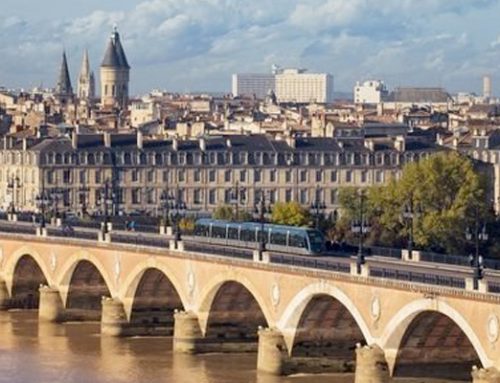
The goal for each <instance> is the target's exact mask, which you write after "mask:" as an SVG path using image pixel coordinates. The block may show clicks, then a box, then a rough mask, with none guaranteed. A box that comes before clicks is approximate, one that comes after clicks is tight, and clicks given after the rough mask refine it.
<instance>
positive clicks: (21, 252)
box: [3, 246, 55, 294]
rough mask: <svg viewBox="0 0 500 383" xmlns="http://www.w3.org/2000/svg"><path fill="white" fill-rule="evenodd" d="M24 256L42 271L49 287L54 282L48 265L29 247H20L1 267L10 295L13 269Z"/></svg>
mask: <svg viewBox="0 0 500 383" xmlns="http://www.w3.org/2000/svg"><path fill="white" fill-rule="evenodd" d="M25 255H29V256H30V257H31V258H33V259H34V260H35V262H36V264H37V265H38V267H39V268H40V270H42V273H43V275H44V277H45V278H46V281H47V283H48V284H49V285H51V286H52V285H54V283H55V281H54V280H53V278H52V274H51V270H50V269H49V265H48V264H47V263H46V262H45V260H44V258H43V257H42V256H41V255H40V254H39V253H38V252H37V251H36V250H35V249H34V248H32V247H31V246H22V247H21V248H19V249H17V250H16V251H15V252H14V253H13V254H12V255H11V256H10V257H9V258H8V260H6V262H5V265H4V266H3V276H4V278H5V280H6V281H7V288H8V289H9V292H10V293H11V294H12V282H13V280H12V278H13V276H14V271H15V268H16V266H17V264H18V262H19V260H20V259H21V258H22V257H24V256H25Z"/></svg>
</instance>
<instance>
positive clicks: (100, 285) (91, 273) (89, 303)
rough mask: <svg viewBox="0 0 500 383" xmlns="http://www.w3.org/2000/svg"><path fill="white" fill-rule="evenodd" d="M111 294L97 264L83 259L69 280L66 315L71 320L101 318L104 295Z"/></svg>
mask: <svg viewBox="0 0 500 383" xmlns="http://www.w3.org/2000/svg"><path fill="white" fill-rule="evenodd" d="M110 295H111V294H110V290H109V288H108V285H107V284H106V282H105V280H104V277H103V276H102V274H101V273H100V271H99V269H98V268H97V266H96V265H94V264H93V263H92V262H90V261H88V260H83V259H82V260H80V261H78V263H77V264H76V265H75V267H74V269H73V273H72V275H71V279H70V281H69V288H68V294H67V298H66V314H65V315H66V316H67V317H68V319H69V320H100V318H101V312H102V303H101V301H102V297H105V296H106V297H109V296H110Z"/></svg>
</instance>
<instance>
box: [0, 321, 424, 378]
mask: <svg viewBox="0 0 500 383" xmlns="http://www.w3.org/2000/svg"><path fill="white" fill-rule="evenodd" d="M0 353H1V355H2V357H1V358H0V383H27V382H38V383H68V382H71V383H87V382H93V383H125V382H127V383H128V382H134V383H135V382H148V383H167V382H168V383H171V382H175V383H193V382H196V383H239V382H242V383H310V382H314V383H327V382H328V383H352V382H354V378H353V376H352V375H333V374H325V375H316V376H311V375H303V376H300V375H297V376H291V377H273V376H269V375H265V374H257V373H256V371H255V366H256V355H255V354H209V355H197V356H191V355H175V354H173V353H172V339H171V338H167V337H164V338H163V337H160V338H129V339H116V338H111V337H101V336H100V334H99V324H98V323H66V324H59V325H53V324H47V323H38V320H37V313H36V312H8V313H0ZM404 382H405V383H411V380H404ZM415 382H417V381H415ZM418 382H422V380H418ZM428 382H429V383H430V381H428ZM426 383H427V381H426Z"/></svg>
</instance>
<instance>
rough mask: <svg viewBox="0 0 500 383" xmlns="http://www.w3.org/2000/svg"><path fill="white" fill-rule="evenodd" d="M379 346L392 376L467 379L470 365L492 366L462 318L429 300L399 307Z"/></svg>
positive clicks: (449, 308)
mask: <svg viewBox="0 0 500 383" xmlns="http://www.w3.org/2000/svg"><path fill="white" fill-rule="evenodd" d="M380 346H381V347H382V348H383V349H384V351H385V354H386V359H387V362H388V364H389V367H390V369H391V372H392V374H393V375H395V376H403V377H410V376H411V377H419V378H420V377H426V378H445V379H458V380H468V379H470V371H471V367H472V366H473V365H482V366H483V367H485V368H488V367H491V366H492V362H491V361H490V360H489V358H488V356H487V354H486V351H485V349H484V348H483V346H482V344H481V342H480V341H479V338H478V336H477V335H476V333H475V332H474V330H473V329H472V327H471V326H470V324H469V323H467V321H466V320H465V318H464V317H463V316H462V315H461V314H460V313H459V312H458V311H457V310H456V309H454V308H453V307H452V306H450V305H448V304H447V303H444V302H438V304H436V302H433V301H432V300H430V299H421V300H418V301H415V302H412V303H410V304H408V305H407V306H405V307H403V308H402V309H401V310H400V311H399V312H398V313H397V314H396V315H395V316H394V317H393V318H392V320H391V321H390V322H389V323H388V324H387V326H386V328H385V330H384V332H383V335H382V337H381V339H380Z"/></svg>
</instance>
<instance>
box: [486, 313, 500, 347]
mask: <svg viewBox="0 0 500 383" xmlns="http://www.w3.org/2000/svg"><path fill="white" fill-rule="evenodd" d="M486 329H487V334H488V340H489V341H490V343H495V342H496V341H497V340H498V335H499V329H500V324H499V322H498V317H497V316H496V315H495V314H491V315H490V317H489V318H488V323H487V326H486Z"/></svg>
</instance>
